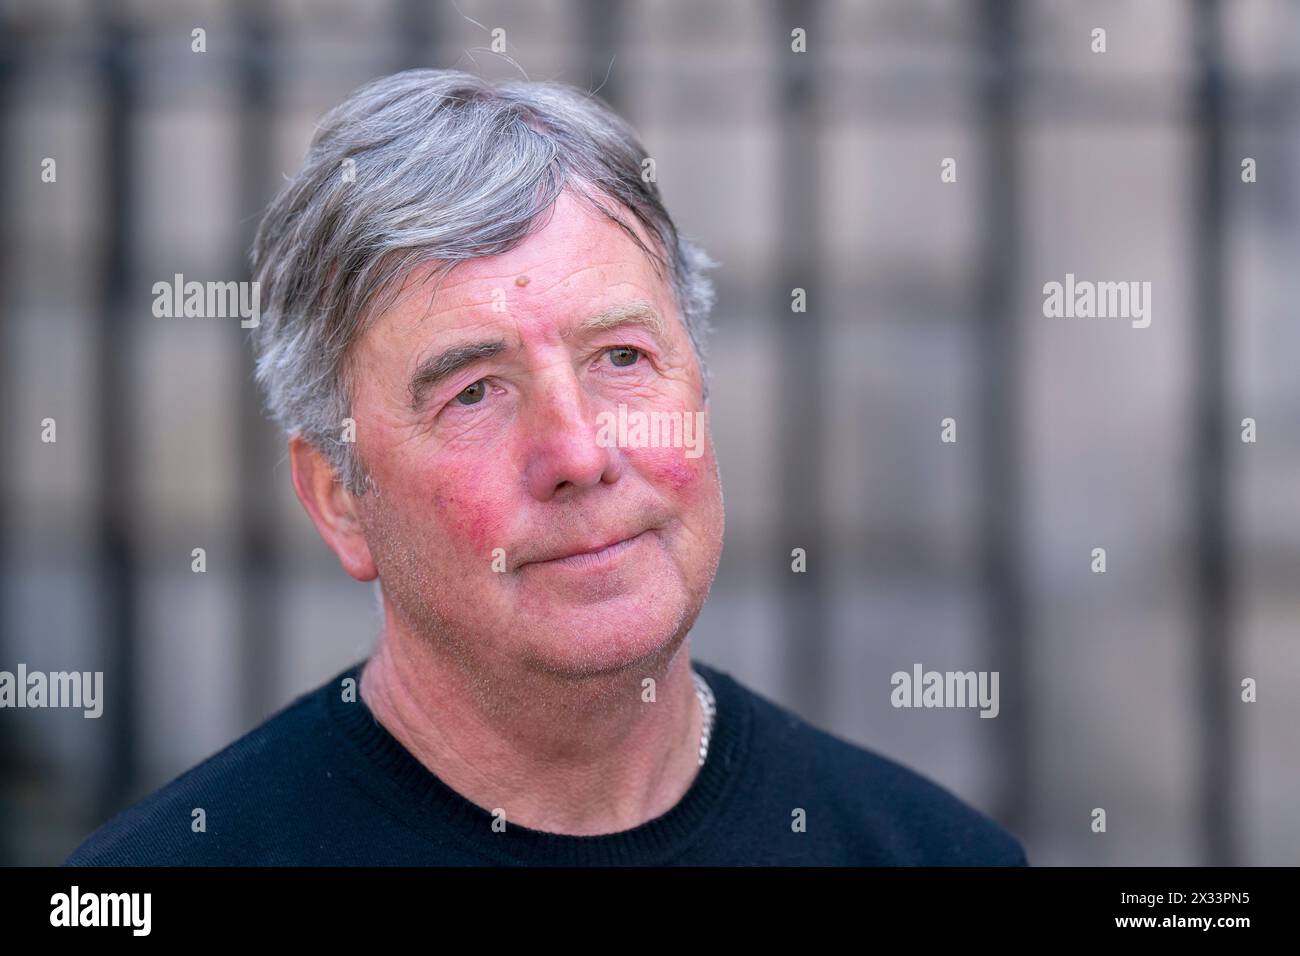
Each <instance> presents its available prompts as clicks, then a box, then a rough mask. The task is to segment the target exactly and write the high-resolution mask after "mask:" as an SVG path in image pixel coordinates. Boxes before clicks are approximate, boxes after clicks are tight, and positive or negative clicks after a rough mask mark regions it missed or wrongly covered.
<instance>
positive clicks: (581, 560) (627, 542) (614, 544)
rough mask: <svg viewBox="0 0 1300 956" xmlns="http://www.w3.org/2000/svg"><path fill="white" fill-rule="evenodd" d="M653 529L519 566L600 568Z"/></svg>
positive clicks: (532, 559) (570, 549) (583, 545)
mask: <svg viewBox="0 0 1300 956" xmlns="http://www.w3.org/2000/svg"><path fill="white" fill-rule="evenodd" d="M652 530H653V529H650V528H647V529H646V530H644V531H634V532H631V533H630V534H626V535H620V536H618V537H615V538H612V539H610V538H607V539H605V540H604V541H603V542H600V543H597V544H580V545H576V546H573V547H566V548H561V549H559V550H557V551H553V552H548V553H546V554H543V555H539V556H538V557H536V558H531V559H529V560H527V561H524V562H523V563H521V564H520V565H519V567H521V568H525V567H529V566H530V565H536V566H539V567H561V568H563V567H569V568H598V567H601V566H603V565H606V564H608V563H610V562H611V561H614V560H616V559H617V558H618V557H619V556H620V555H622V554H624V553H625V552H627V551H629V550H630V549H632V548H634V547H636V545H637V544H638V543H639V542H640V541H642V540H643V539H644V538H646V537H647V536H648V535H649V534H650V533H651V532H652Z"/></svg>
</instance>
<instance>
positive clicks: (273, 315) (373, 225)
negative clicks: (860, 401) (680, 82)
mask: <svg viewBox="0 0 1300 956" xmlns="http://www.w3.org/2000/svg"><path fill="white" fill-rule="evenodd" d="M645 159H646V152H645V149H644V148H643V147H642V146H641V143H640V141H639V140H638V139H637V136H636V133H635V132H634V131H633V130H632V128H631V127H630V126H629V125H628V124H627V123H626V122H625V121H624V120H623V119H621V118H620V117H619V116H617V115H616V114H615V113H613V112H612V111H611V110H610V109H609V107H608V106H607V105H606V104H605V103H603V102H602V101H601V100H599V99H598V98H597V97H596V96H595V95H593V94H588V93H584V92H582V91H581V90H579V89H577V88H576V87H572V86H568V85H565V84H559V83H542V82H530V81H517V80H516V81H508V82H497V83H492V82H489V81H487V80H484V79H482V78H480V77H477V76H473V75H472V74H469V73H463V72H460V71H456V70H424V69H421V70H407V71H406V72H403V73H397V74H394V75H392V76H387V77H383V78H381V79H379V80H375V81H372V82H370V83H368V84H366V85H365V86H362V87H361V88H360V89H358V90H356V91H355V92H353V93H352V95H351V96H349V97H348V99H347V100H345V101H344V102H343V103H341V104H340V105H338V106H337V107H335V108H334V109H332V110H331V111H330V112H329V113H327V114H326V115H325V116H324V117H323V118H322V119H321V121H320V123H319V125H318V127H317V132H316V135H315V137H314V138H313V139H312V143H311V147H310V149H309V150H308V152H307V156H306V158H305V159H304V161H303V165H302V169H301V170H299V172H298V174H297V175H296V176H295V177H294V178H293V179H292V180H291V181H290V182H289V183H288V184H287V185H286V186H285V187H284V189H282V190H281V192H280V194H279V195H278V196H276V198H275V199H274V200H273V201H272V203H271V205H270V207H269V208H268V210H267V212H266V215H265V217H264V218H263V219H262V222H261V225H260V227H259V228H258V231H257V238H256V240H255V241H254V245H253V250H252V266H253V277H254V279H256V280H257V281H259V282H260V284H261V291H262V297H263V303H262V315H261V322H260V324H259V325H258V326H257V327H256V328H255V330H254V331H253V346H254V349H255V351H256V354H257V381H258V384H259V385H260V386H261V387H262V388H263V390H264V391H265V394H266V399H267V406H268V409H269V411H270V413H271V415H272V416H273V417H274V418H275V420H276V421H277V422H278V423H279V424H280V425H281V426H282V427H283V428H284V429H285V430H286V431H287V432H288V433H290V434H298V435H301V436H302V437H303V438H305V439H307V440H308V441H310V442H311V443H312V444H313V445H314V446H315V447H316V448H318V449H319V450H320V451H321V453H322V454H323V455H324V456H325V457H326V459H327V460H328V461H329V462H330V464H331V466H332V467H333V468H334V473H335V476H336V478H337V479H338V480H339V481H342V482H343V483H344V484H345V485H346V486H347V488H348V489H349V490H350V491H352V492H353V493H354V494H358V495H360V494H364V493H365V491H366V490H367V489H368V487H369V480H368V476H367V475H366V473H365V469H364V466H363V465H362V463H360V462H359V461H358V460H357V457H356V455H355V454H354V452H353V444H352V443H351V442H346V441H343V440H341V433H342V429H343V424H344V419H345V418H347V417H348V415H349V411H350V409H351V404H352V396H353V394H354V393H353V390H352V386H351V376H350V373H349V368H348V357H349V354H350V348H351V346H352V345H353V344H354V343H355V342H356V341H357V339H358V338H359V337H360V335H361V333H362V331H363V330H364V327H365V325H366V323H367V322H368V320H369V318H370V317H371V316H373V315H376V314H379V313H380V312H382V310H383V309H384V308H385V307H386V306H387V305H388V304H389V303H391V301H392V298H393V297H394V296H395V295H396V293H397V292H398V291H399V289H400V286H401V281H400V280H402V279H403V277H404V276H406V275H407V274H408V273H409V272H410V271H411V270H412V269H414V268H415V267H417V266H419V265H422V264H424V263H434V264H436V268H435V269H434V270H433V271H432V276H433V277H436V278H437V279H438V281H439V282H441V280H442V278H444V277H445V276H446V275H447V274H448V273H449V272H450V271H451V270H452V269H453V268H454V267H455V266H456V265H457V264H458V263H460V262H464V261H466V260H469V259H477V258H481V257H484V256H494V255H500V254H502V253H505V252H508V251H509V250H510V249H512V248H513V247H515V246H516V245H518V244H519V243H520V242H522V241H523V240H524V239H525V238H526V237H527V236H528V235H530V234H531V233H532V232H534V231H536V229H538V228H539V227H540V225H541V219H542V215H543V213H545V212H546V211H547V210H548V209H550V207H551V206H552V204H553V203H554V202H555V200H556V198H557V197H558V196H559V194H560V193H561V192H562V191H563V190H564V189H566V188H569V189H571V190H572V192H573V194H574V195H575V196H576V197H578V198H579V199H580V200H581V201H583V202H585V203H586V204H587V205H588V206H590V207H591V208H592V209H594V210H596V211H598V212H600V213H603V214H604V215H606V216H608V217H609V218H610V219H612V220H613V221H614V222H616V223H617V224H618V225H619V226H620V227H622V229H623V230H624V231H625V232H627V234H628V235H629V236H631V237H632V239H633V240H634V241H635V242H636V244H637V245H638V246H639V247H640V248H641V249H642V250H643V251H644V252H645V253H646V254H647V255H648V256H649V258H650V261H651V263H652V264H653V266H654V268H655V270H656V272H657V273H658V274H659V275H660V277H661V278H664V279H666V281H668V282H669V283H670V284H671V287H672V290H673V293H674V296H675V299H676V304H677V307H678V309H679V310H680V312H681V316H682V320H683V323H684V324H685V327H686V331H687V334H688V335H689V337H690V341H691V344H692V346H693V347H694V349H695V353H696V356H697V358H698V359H699V362H700V367H701V371H702V373H703V376H704V397H706V398H707V397H708V368H707V365H706V363H705V357H704V338H705V335H706V334H707V332H708V316H709V312H710V310H711V309H712V307H713V302H714V289H713V283H712V282H711V281H710V280H709V278H708V276H707V275H705V270H706V269H708V268H711V267H713V266H716V265H717V264H718V263H716V262H714V261H713V260H711V259H710V258H709V256H708V255H707V254H706V253H705V252H704V251H703V250H702V249H700V248H699V247H697V246H696V245H694V244H693V243H692V242H690V241H688V240H687V239H686V238H684V237H682V236H679V235H678V233H677V229H676V227H675V226H674V225H673V221H672V219H671V218H670V217H669V215H668V212H667V210H666V209H665V208H664V205H663V201H662V199H661V198H660V195H659V188H658V186H657V185H656V184H655V183H654V182H647V181H646V180H645V179H644V178H643V177H642V163H643V161H644V160H645ZM611 206H613V207H622V209H624V210H626V211H630V212H631V213H632V214H633V215H634V216H635V217H636V218H637V220H639V221H640V223H641V224H642V225H643V227H645V229H646V230H647V232H648V234H649V235H650V236H651V237H652V240H653V241H652V245H654V246H655V247H656V248H647V247H646V244H645V243H643V242H642V241H641V239H640V238H639V237H638V236H637V234H636V232H635V231H634V230H633V229H631V228H630V227H629V226H628V224H627V223H625V222H624V221H623V220H622V218H621V217H620V216H619V214H618V210H617V208H611Z"/></svg>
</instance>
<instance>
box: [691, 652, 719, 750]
mask: <svg viewBox="0 0 1300 956" xmlns="http://www.w3.org/2000/svg"><path fill="white" fill-rule="evenodd" d="M691 676H692V677H694V678H695V696H696V697H698V698H699V700H700V707H701V708H702V709H703V710H704V725H703V726H702V727H701V728H700V766H701V767H703V766H704V758H705V757H707V756H708V755H709V735H710V734H711V733H713V716H714V714H716V713H717V712H718V704H717V701H716V700H715V699H714V697H713V690H712V688H710V687H709V685H708V683H706V682H705V680H704V678H703V677H701V676H700V674H699V672H698V671H696V670H692V671H691Z"/></svg>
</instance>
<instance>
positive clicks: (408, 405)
mask: <svg viewBox="0 0 1300 956" xmlns="http://www.w3.org/2000/svg"><path fill="white" fill-rule="evenodd" d="M625 220H626V221H629V222H633V221H634V220H633V217H631V216H630V215H627V216H625ZM634 228H636V229H637V230H638V232H639V234H640V235H641V236H642V239H643V241H646V242H647V244H648V238H647V234H646V233H645V232H644V231H642V230H641V229H640V226H639V224H637V225H636V226H634ZM426 275H427V270H426V269H419V270H416V271H415V272H413V273H412V275H411V276H410V277H408V279H407V281H406V284H405V285H404V287H403V290H402V293H401V295H400V296H399V298H398V300H397V301H396V303H395V304H394V305H393V306H392V307H391V308H389V309H388V311H386V312H385V313H384V314H383V315H380V316H378V317H377V318H376V319H375V321H374V322H372V323H371V325H370V326H369V327H368V328H367V330H366V332H365V333H364V335H363V336H362V338H361V339H360V341H359V342H358V343H357V345H356V350H355V352H354V353H353V356H352V366H351V368H352V374H353V381H354V383H355V387H354V405H353V408H354V411H353V416H354V418H355V420H356V423H357V432H356V442H357V444H356V451H357V453H358V455H359V456H360V458H361V461H362V462H363V463H364V464H365V466H366V468H367V469H368V471H369V474H370V476H371V479H372V480H373V482H374V486H375V489H376V491H375V492H372V493H371V494H368V495H366V496H365V497H364V498H362V499H360V501H359V502H358V505H359V516H360V519H361V523H362V527H363V533H364V537H365V540H366V543H367V545H368V546H369V550H370V555H371V558H372V559H373V561H374V565H375V568H376V569H377V571H378V575H379V579H380V582H381V585H382V588H383V591H384V595H385V600H386V603H387V604H388V612H389V613H390V614H396V615H397V616H398V617H399V618H400V619H401V620H403V621H404V622H405V624H406V625H407V626H408V627H411V628H413V629H415V630H416V631H417V632H418V633H420V634H422V635H425V636H427V637H429V638H430V639H432V640H434V641H440V642H443V644H444V646H446V647H448V648H450V649H452V650H454V651H455V652H456V653H458V654H461V655H468V656H470V657H472V658H473V659H474V660H476V661H478V662H479V663H480V664H487V665H493V664H495V665H507V666H514V667H517V666H524V667H528V668H533V669H541V670H548V671H556V672H563V673H594V672H599V671H602V670H607V669H610V668H616V667H621V666H625V665H627V664H630V663H633V662H635V661H638V660H641V659H643V658H646V657H647V656H649V655H652V654H654V653H656V652H658V651H661V650H662V649H664V648H665V647H666V646H667V645H669V644H670V643H672V642H674V641H675V640H677V639H680V638H681V637H684V635H685V633H686V631H687V630H688V629H689V628H690V626H691V624H692V623H693V622H694V620H695V617H696V615H697V614H698V613H699V610H700V607H701V606H702V604H703V603H704V600H705V597H706V596H707V594H708V590H709V586H710V584H711V583H712V580H713V576H714V573H715V572H716V570H717V565H718V559H719V557H720V554H721V550H722V533H723V509H722V493H721V487H720V483H719V477H718V470H717V462H716V459H715V457H714V453H713V446H712V441H711V439H710V437H709V435H708V431H707V423H704V416H703V414H702V413H703V411H704V410H705V405H704V403H703V399H702V396H701V392H702V381H701V370H700V367H699V363H698V361H697V359H696V356H695V354H694V352H693V350H692V348H691V344H690V340H689V338H688V336H687V334H686V331H685V329H684V327H683V325H682V322H681V319H680V316H679V313H678V311H677V308H676V306H675V304H674V300H673V296H672V293H671V290H670V289H669V287H668V286H667V284H666V283H665V282H664V281H663V280H661V279H660V278H659V276H658V275H657V274H656V272H655V271H654V268H653V267H652V265H651V263H650V262H649V260H648V259H647V258H646V256H645V254H644V253H643V252H642V251H641V250H640V249H639V248H638V247H637V246H636V244H635V243H633V242H632V240H631V239H630V238H629V237H628V236H627V235H626V233H624V232H623V230H622V229H620V228H619V227H618V226H617V225H616V224H615V223H613V222H610V221H609V220H608V219H607V218H605V217H604V216H601V215H600V214H598V213H595V212H593V211H591V210H589V209H588V208H587V207H585V206H583V205H582V204H581V203H579V202H578V201H576V200H575V199H573V198H572V197H571V196H570V195H569V194H568V193H564V194H562V195H561V196H560V198H559V199H558V200H557V202H556V204H555V207H554V210H553V215H552V216H551V218H550V219H549V221H548V222H547V223H546V225H545V227H544V228H542V229H540V230H539V231H537V232H535V233H534V234H533V235H531V236H530V237H529V238H528V239H526V240H525V241H524V242H523V243H521V244H520V245H519V246H517V247H516V248H515V249H513V250H512V251H511V252H509V253H507V254H505V255H501V256H495V257H491V258H486V259H476V260H472V261H469V262H465V263H462V264H460V265H459V266H457V267H456V269H455V270H454V271H453V272H452V273H451V274H450V275H449V276H448V277H447V278H446V279H444V281H443V282H442V284H441V286H440V287H439V288H438V291H437V295H436V297H435V298H434V299H433V301H430V296H431V292H432V290H433V288H434V283H433V282H427V283H422V282H421V281H420V280H422V279H424V278H425V277H426ZM647 307H648V310H649V311H650V313H651V315H650V317H649V318H647V317H645V315H644V314H643V313H645V312H646V311H647ZM638 315H640V316H641V317H640V318H637V316H638ZM654 315H657V316H658V317H659V318H660V320H661V321H660V322H659V323H658V327H657V328H656V325H655V321H654V318H653V316H654ZM597 317H601V318H599V319H598V318H597ZM620 405H623V406H625V408H626V413H627V421H628V423H629V424H630V425H631V426H633V427H631V428H629V429H628V430H627V431H626V432H625V433H624V434H623V435H621V436H620V434H619V428H618V424H617V422H618V417H619V414H620V409H619V406H620ZM649 412H661V413H670V415H669V417H667V418H664V419H659V420H658V424H656V425H655V426H654V427H653V428H652V429H651V431H650V432H649V433H645V434H642V435H638V433H637V432H636V430H635V425H636V422H637V419H638V416H639V415H644V414H647V413H649ZM602 413H605V415H604V416H602ZM671 413H677V414H676V416H672V415H671ZM697 413H698V414H697ZM674 417H675V418H676V420H677V421H679V422H680V423H681V425H682V426H684V427H683V428H682V429H681V431H680V432H672V433H671V435H672V437H671V440H668V436H669V431H661V430H660V428H661V425H662V423H663V422H673V419H674ZM700 423H703V424H704V425H705V427H704V429H703V430H702V434H698V435H697V434H694V432H693V429H694V428H695V427H696V426H697V424H700ZM673 424H676V422H673ZM602 426H604V427H602ZM611 426H612V427H611ZM651 434H654V435H657V436H658V437H659V438H660V439H661V441H658V442H657V441H655V438H653V437H651ZM679 435H680V441H678V436H679ZM692 438H694V442H693V443H691V444H688V442H690V441H691V439H692ZM674 443H676V444H677V447H674ZM634 445H635V446H639V447H633V446H634ZM655 445H659V447H655Z"/></svg>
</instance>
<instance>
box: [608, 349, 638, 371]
mask: <svg viewBox="0 0 1300 956" xmlns="http://www.w3.org/2000/svg"><path fill="white" fill-rule="evenodd" d="M640 355H641V350H640V349H634V348H632V347H631V346H630V345H620V346H618V347H616V348H612V349H610V350H609V360H610V361H611V362H613V363H614V364H615V365H617V366H619V367H620V368H623V367H626V366H628V365H635V364H636V360H637V359H638V358H639V357H640Z"/></svg>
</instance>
